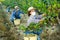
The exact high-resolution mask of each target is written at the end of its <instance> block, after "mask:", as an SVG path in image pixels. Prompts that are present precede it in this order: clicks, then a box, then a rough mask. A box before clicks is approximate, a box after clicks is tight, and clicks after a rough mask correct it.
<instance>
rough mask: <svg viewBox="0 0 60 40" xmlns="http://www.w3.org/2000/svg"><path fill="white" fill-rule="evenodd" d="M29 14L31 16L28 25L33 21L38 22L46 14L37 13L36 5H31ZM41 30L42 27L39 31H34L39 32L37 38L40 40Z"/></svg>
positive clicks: (34, 32)
mask: <svg viewBox="0 0 60 40" xmlns="http://www.w3.org/2000/svg"><path fill="white" fill-rule="evenodd" d="M28 16H29V19H28V21H27V26H29V25H30V24H31V23H32V22H33V23H38V22H39V21H41V19H42V18H43V16H45V14H42V15H37V12H36V10H35V8H34V7H29V8H28ZM41 32H42V29H41V30H40V31H37V30H36V31H33V32H32V33H33V34H37V40H40V36H39V35H40V33H41ZM26 33H27V32H26ZM28 33H30V32H28Z"/></svg>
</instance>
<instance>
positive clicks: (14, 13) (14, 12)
mask: <svg viewBox="0 0 60 40" xmlns="http://www.w3.org/2000/svg"><path fill="white" fill-rule="evenodd" d="M20 14H23V12H21V11H20V10H17V11H16V10H13V12H12V14H11V17H10V20H14V18H16V19H20V18H21V16H20Z"/></svg>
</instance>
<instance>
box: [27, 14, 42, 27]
mask: <svg viewBox="0 0 60 40" xmlns="http://www.w3.org/2000/svg"><path fill="white" fill-rule="evenodd" d="M41 18H42V15H35V16H33V15H30V17H29V19H28V21H27V26H29V25H30V23H32V22H33V23H38V22H39V21H40V19H41Z"/></svg>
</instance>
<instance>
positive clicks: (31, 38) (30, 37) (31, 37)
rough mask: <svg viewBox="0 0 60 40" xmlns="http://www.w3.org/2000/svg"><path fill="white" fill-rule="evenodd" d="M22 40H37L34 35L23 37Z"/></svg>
mask: <svg viewBox="0 0 60 40" xmlns="http://www.w3.org/2000/svg"><path fill="white" fill-rule="evenodd" d="M24 40H37V35H34V36H25V37H24Z"/></svg>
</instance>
